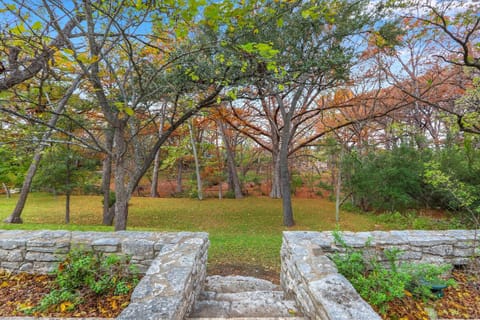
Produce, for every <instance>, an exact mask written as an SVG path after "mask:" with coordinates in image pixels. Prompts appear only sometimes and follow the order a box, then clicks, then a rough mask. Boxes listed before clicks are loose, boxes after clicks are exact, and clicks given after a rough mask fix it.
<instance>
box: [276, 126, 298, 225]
mask: <svg viewBox="0 0 480 320" xmlns="http://www.w3.org/2000/svg"><path fill="white" fill-rule="evenodd" d="M284 129H285V128H284ZM279 165H280V180H281V186H282V193H283V196H282V207H283V225H284V226H286V227H291V226H293V225H294V224H295V221H294V220H293V208H292V193H291V186H290V172H289V170H288V141H287V142H282V148H281V149H280V154H279Z"/></svg>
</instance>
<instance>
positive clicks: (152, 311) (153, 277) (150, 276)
mask: <svg viewBox="0 0 480 320" xmlns="http://www.w3.org/2000/svg"><path fill="white" fill-rule="evenodd" d="M208 245H209V241H208V235H207V234H206V233H192V232H179V233H159V232H127V231H122V232H114V233H112V232H76V231H74V232H70V231H22V230H14V231H7V230H0V268H3V269H7V270H10V271H15V272H17V271H26V272H36V273H47V272H49V271H51V270H53V268H55V266H56V264H57V263H58V262H59V261H61V260H62V259H63V258H64V257H65V255H66V254H67V253H68V252H69V250H70V249H71V248H74V247H79V248H83V249H86V250H93V251H95V252H103V253H105V254H109V253H115V254H119V255H129V256H131V257H132V262H133V263H134V264H136V265H137V266H138V267H139V270H140V272H141V273H143V274H144V277H143V278H142V280H141V281H140V283H139V284H138V285H137V287H136V288H135V290H134V292H133V294H132V298H131V303H130V305H129V306H128V307H127V308H126V309H125V310H124V311H123V312H122V313H121V314H120V316H119V317H118V318H117V319H169V320H170V319H178V320H181V319H184V317H185V316H186V315H187V314H188V313H189V312H190V310H191V308H192V307H193V303H194V300H195V299H196V297H197V296H198V294H199V293H200V290H201V288H202V286H203V282H204V280H205V276H206V262H207V251H208Z"/></svg>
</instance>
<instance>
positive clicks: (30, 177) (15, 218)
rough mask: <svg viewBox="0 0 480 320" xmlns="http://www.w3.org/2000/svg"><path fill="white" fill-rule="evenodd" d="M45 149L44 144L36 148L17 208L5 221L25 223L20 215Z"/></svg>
mask: <svg viewBox="0 0 480 320" xmlns="http://www.w3.org/2000/svg"><path fill="white" fill-rule="evenodd" d="M43 149H44V146H43V144H40V145H39V146H38V147H37V149H35V154H34V155H33V160H32V163H30V167H29V168H28V171H27V174H26V176H25V180H23V185H22V190H21V191H20V196H19V198H18V201H17V204H16V206H15V209H13V212H12V214H11V215H10V216H9V217H8V218H6V219H5V220H4V221H3V222H6V223H23V221H22V218H21V217H20V216H21V215H22V211H23V208H24V207H25V203H26V202H27V197H28V193H29V192H30V187H31V186H32V181H33V177H34V176H35V173H36V172H37V168H38V164H39V163H40V160H41V158H42V151H43Z"/></svg>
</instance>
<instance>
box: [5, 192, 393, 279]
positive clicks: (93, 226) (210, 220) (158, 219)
mask: <svg viewBox="0 0 480 320" xmlns="http://www.w3.org/2000/svg"><path fill="white" fill-rule="evenodd" d="M16 200H17V198H16V197H13V198H11V199H7V198H5V197H2V198H0V221H3V219H5V218H6V217H7V216H8V215H9V214H10V213H11V211H12V210H13V208H14V206H15V204H16ZM64 201H65V199H64V197H57V198H55V197H53V196H52V195H47V194H31V195H30V196H29V200H28V202H27V205H26V207H25V210H24V212H23V215H22V218H23V220H24V222H25V223H24V224H21V225H18V224H16V225H11V224H5V223H3V222H0V229H34V230H36V229H66V230H82V231H83V230H94V231H113V228H112V227H106V226H103V225H101V220H102V207H101V197H99V196H75V197H73V199H72V206H71V224H69V225H66V224H64V223H63V221H64V210H65V209H64ZM293 208H294V215H295V221H296V225H295V226H294V227H292V228H286V227H284V226H282V204H281V200H277V199H270V198H245V199H241V200H234V199H223V200H218V199H206V200H203V201H198V200H196V199H179V198H156V199H154V198H133V199H132V201H131V203H130V208H129V218H128V229H129V230H156V231H205V232H208V233H209V235H210V236H209V238H210V242H211V246H210V249H209V265H210V266H218V265H222V264H243V265H261V266H263V268H266V269H269V270H274V271H278V270H279V268H280V255H279V251H280V245H281V241H282V239H281V237H282V231H284V230H333V229H335V228H336V223H335V206H334V203H332V202H329V201H328V200H326V199H294V200H293ZM378 228H392V225H388V227H387V226H383V225H381V224H379V223H378V222H377V220H376V219H375V217H374V216H373V215H367V214H356V213H351V212H342V213H341V218H340V229H341V230H351V231H365V230H374V229H378Z"/></svg>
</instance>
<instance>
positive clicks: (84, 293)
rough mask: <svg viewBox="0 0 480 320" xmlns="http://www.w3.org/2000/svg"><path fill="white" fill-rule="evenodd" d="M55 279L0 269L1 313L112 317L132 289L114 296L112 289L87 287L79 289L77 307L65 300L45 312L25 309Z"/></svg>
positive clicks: (115, 314) (29, 306)
mask: <svg viewBox="0 0 480 320" xmlns="http://www.w3.org/2000/svg"><path fill="white" fill-rule="evenodd" d="M54 280H55V278H54V276H52V275H40V274H28V273H23V272H22V273H10V272H7V271H5V270H2V269H0V316H1V317H11V316H35V317H62V318H64V317H75V318H76V317H83V318H86V317H100V318H115V317H116V316H118V315H119V314H120V312H121V311H122V310H123V309H124V308H126V307H127V306H128V304H129V303H130V296H131V293H132V291H133V288H132V289H131V290H130V292H129V293H128V294H126V295H114V294H113V292H111V293H109V294H107V295H96V294H95V293H93V292H91V291H89V290H80V295H81V301H82V302H81V303H80V304H78V305H77V306H74V304H73V303H72V302H69V301H65V302H62V303H60V304H58V305H54V306H51V307H50V308H49V309H48V310H47V311H45V312H34V313H33V314H30V313H28V312H26V310H28V309H29V308H31V307H34V306H35V305H37V304H39V303H40V301H41V300H42V298H43V297H44V296H45V295H47V294H48V293H49V292H50V291H51V290H52V289H54V288H55V282H54Z"/></svg>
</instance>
